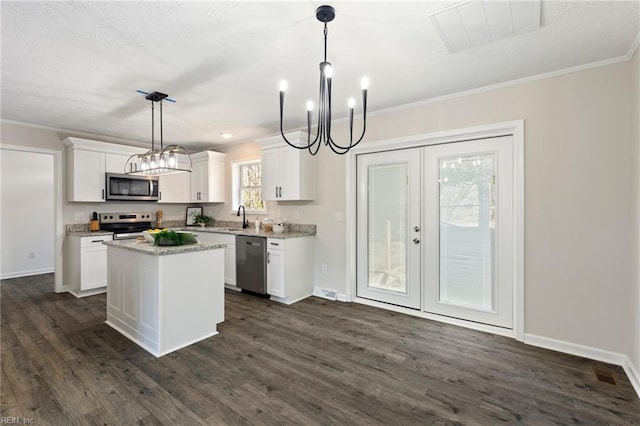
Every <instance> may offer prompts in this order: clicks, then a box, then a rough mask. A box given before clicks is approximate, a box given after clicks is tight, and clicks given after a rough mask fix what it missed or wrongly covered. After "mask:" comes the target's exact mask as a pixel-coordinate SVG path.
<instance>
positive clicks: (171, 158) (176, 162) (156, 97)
mask: <svg viewBox="0 0 640 426" xmlns="http://www.w3.org/2000/svg"><path fill="white" fill-rule="evenodd" d="M138 92H140V93H142V94H145V95H147V96H146V97H145V99H147V100H149V101H151V149H150V150H149V151H147V152H145V153H144V154H134V155H132V156H131V157H129V159H128V160H127V162H126V164H125V165H124V173H125V174H127V175H138V176H148V175H172V174H175V173H183V172H189V173H190V172H191V169H192V168H193V165H192V163H191V157H190V156H189V153H188V152H187V150H186V149H184V148H183V147H181V146H180V145H169V146H167V147H166V148H165V147H164V144H163V140H162V100H163V99H165V98H167V96H168V95H167V94H165V93H161V92H153V93H146V92H142V91H140V90H138ZM167 100H168V101H172V102H175V101H173V100H171V99H169V98H167ZM156 102H157V103H158V104H160V149H156V148H155V112H154V106H155V103H156Z"/></svg>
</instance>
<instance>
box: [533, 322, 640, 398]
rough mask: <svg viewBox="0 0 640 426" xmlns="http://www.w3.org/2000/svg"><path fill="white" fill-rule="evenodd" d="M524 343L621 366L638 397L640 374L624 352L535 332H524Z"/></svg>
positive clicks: (639, 394)
mask: <svg viewBox="0 0 640 426" xmlns="http://www.w3.org/2000/svg"><path fill="white" fill-rule="evenodd" d="M524 343H525V344H527V345H531V346H537V347H540V348H545V349H551V350H553V351H558V352H563V353H566V354H571V355H577V356H581V357H583V358H589V359H593V360H595V361H601V362H606V363H609V364H615V365H619V366H621V367H622V368H623V369H624V371H625V373H626V374H627V377H629V381H630V382H631V385H632V386H633V389H635V391H636V393H637V394H638V397H640V374H638V370H637V368H636V367H635V366H634V365H633V363H632V362H631V360H630V359H629V357H628V356H627V355H625V354H621V353H617V352H611V351H606V350H604V349H598V348H594V347H591V346H585V345H579V344H577V343H571V342H566V341H564V340H557V339H552V338H549V337H543V336H537V335H535V334H529V333H525V335H524Z"/></svg>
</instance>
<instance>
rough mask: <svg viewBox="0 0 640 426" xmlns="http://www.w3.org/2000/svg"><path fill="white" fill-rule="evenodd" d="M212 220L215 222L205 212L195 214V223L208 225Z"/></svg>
mask: <svg viewBox="0 0 640 426" xmlns="http://www.w3.org/2000/svg"><path fill="white" fill-rule="evenodd" d="M211 222H213V219H212V218H210V217H209V216H207V215H206V214H204V213H196V214H194V215H193V224H194V225H200V226H206V225H208V224H210V223H211Z"/></svg>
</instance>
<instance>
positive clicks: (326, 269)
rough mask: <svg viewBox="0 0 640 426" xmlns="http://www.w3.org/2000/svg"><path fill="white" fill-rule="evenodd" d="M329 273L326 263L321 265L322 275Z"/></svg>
mask: <svg viewBox="0 0 640 426" xmlns="http://www.w3.org/2000/svg"><path fill="white" fill-rule="evenodd" d="M328 272H329V267H328V266H327V264H326V263H323V264H322V273H323V274H327V273H328Z"/></svg>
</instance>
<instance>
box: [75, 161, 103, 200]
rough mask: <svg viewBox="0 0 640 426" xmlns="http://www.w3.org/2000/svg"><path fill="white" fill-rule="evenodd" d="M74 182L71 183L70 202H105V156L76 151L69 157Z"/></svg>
mask: <svg viewBox="0 0 640 426" xmlns="http://www.w3.org/2000/svg"><path fill="white" fill-rule="evenodd" d="M69 158H70V159H71V164H67V165H66V167H71V168H72V176H73V177H72V182H69V183H70V185H69V188H68V191H69V194H68V195H67V197H68V199H69V201H86V202H103V201H104V196H105V194H104V184H105V154H104V153H102V152H95V151H85V150H82V149H74V150H73V151H72V152H71V155H70V156H69Z"/></svg>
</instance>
